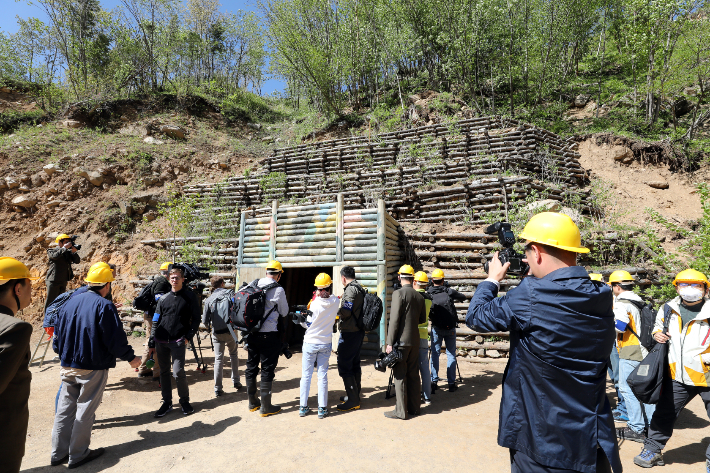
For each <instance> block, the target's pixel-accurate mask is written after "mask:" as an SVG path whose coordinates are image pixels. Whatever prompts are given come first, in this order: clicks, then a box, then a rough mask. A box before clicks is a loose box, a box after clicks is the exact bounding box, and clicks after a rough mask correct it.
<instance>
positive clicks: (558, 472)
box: [510, 448, 611, 473]
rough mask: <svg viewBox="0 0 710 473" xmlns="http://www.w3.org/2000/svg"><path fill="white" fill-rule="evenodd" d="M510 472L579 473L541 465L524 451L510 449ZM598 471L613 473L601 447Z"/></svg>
mask: <svg viewBox="0 0 710 473" xmlns="http://www.w3.org/2000/svg"><path fill="white" fill-rule="evenodd" d="M510 473H577V470H569V469H567V468H554V467H551V466H545V465H541V464H540V463H538V462H536V461H535V460H533V459H532V458H530V457H529V456H527V455H525V454H524V453H522V452H518V451H516V450H510ZM597 473H611V464H610V463H609V459H608V458H607V456H606V453H604V450H602V449H601V448H597Z"/></svg>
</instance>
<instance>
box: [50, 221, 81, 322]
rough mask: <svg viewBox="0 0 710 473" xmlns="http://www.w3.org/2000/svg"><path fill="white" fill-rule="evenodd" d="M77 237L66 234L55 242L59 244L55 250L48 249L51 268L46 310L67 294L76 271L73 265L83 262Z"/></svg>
mask: <svg viewBox="0 0 710 473" xmlns="http://www.w3.org/2000/svg"><path fill="white" fill-rule="evenodd" d="M77 238H78V237H77V236H76V235H74V236H69V235H67V234H66V233H62V234H61V235H59V236H58V237H57V238H56V239H55V240H54V241H55V242H56V243H57V246H56V247H55V248H49V249H47V256H48V257H49V268H48V269H47V279H46V282H47V299H46V300H45V301H44V310H45V311H46V310H47V306H49V304H51V303H52V302H54V299H56V298H57V296H58V295H59V294H62V293H64V292H66V290H67V283H68V282H69V281H71V280H72V279H74V271H72V267H71V265H72V264H78V263H79V262H80V261H81V258H79V255H78V254H77V251H79V250H80V249H81V245H77V244H76V239H77Z"/></svg>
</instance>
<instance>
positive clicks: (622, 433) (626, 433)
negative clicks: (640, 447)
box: [616, 427, 646, 443]
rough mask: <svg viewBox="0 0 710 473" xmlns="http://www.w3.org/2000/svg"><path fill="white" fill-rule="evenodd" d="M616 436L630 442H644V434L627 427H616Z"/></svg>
mask: <svg viewBox="0 0 710 473" xmlns="http://www.w3.org/2000/svg"><path fill="white" fill-rule="evenodd" d="M616 438H618V439H619V440H631V441H632V442H638V443H644V442H645V441H646V436H645V435H644V434H642V433H641V434H639V433H638V432H634V431H633V430H631V428H629V427H624V428H621V429H616Z"/></svg>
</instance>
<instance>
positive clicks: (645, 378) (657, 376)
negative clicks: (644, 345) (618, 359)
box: [626, 304, 671, 404]
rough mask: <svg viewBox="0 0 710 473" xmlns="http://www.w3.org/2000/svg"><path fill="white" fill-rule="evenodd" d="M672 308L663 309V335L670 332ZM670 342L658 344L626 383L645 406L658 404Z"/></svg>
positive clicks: (666, 369)
mask: <svg viewBox="0 0 710 473" xmlns="http://www.w3.org/2000/svg"><path fill="white" fill-rule="evenodd" d="M670 314H671V308H670V307H669V306H668V304H666V305H665V306H664V308H663V333H667V332H668V323H669V319H670ZM667 356H668V342H666V343H656V345H655V346H654V347H653V348H651V351H650V352H649V353H648V355H646V358H644V359H643V361H641V362H640V363H639V364H638V366H637V367H636V368H634V370H633V371H632V372H631V374H630V375H629V377H628V378H627V379H626V382H627V383H628V385H629V388H631V392H633V393H634V396H636V399H638V400H639V401H641V402H642V403H644V404H658V401H659V400H660V398H661V392H662V391H663V384H664V383H663V380H664V378H665V376H666V372H667V371H668V370H669V368H668V358H667Z"/></svg>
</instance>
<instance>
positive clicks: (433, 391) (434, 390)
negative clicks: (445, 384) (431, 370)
mask: <svg viewBox="0 0 710 473" xmlns="http://www.w3.org/2000/svg"><path fill="white" fill-rule="evenodd" d="M437 389H439V385H438V384H436V381H434V382H432V383H431V393H432V394H434V393H436V390H437Z"/></svg>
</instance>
